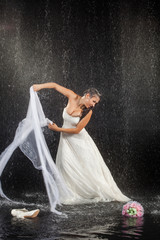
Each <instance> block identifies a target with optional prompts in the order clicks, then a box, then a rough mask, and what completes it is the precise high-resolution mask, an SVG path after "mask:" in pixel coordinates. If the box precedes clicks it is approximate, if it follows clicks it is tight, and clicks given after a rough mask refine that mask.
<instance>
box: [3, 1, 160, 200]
mask: <svg viewBox="0 0 160 240" xmlns="http://www.w3.org/2000/svg"><path fill="white" fill-rule="evenodd" d="M159 64H160V13H159V3H158V1H154V0H153V1H151V0H148V1H146V0H139V1H138V0H132V1H128V0H121V1H120V0H119V1H113V0H108V1H107V0H75V1H74V0H53V1H51V0H39V1H29V0H28V1H27V0H21V1H20V0H19V1H16V0H10V1H9V0H8V1H7V0H6V1H2V0H1V1H0V114H1V117H0V152H2V151H3V150H4V149H5V148H6V147H7V146H8V145H9V144H10V143H11V142H12V140H13V138H14V134H15V130H16V128H17V126H18V123H19V122H20V121H21V120H22V119H23V118H25V115H26V112H27V108H28V101H29V88H30V86H32V84H34V83H44V82H50V81H55V82H57V83H59V84H61V85H63V86H65V87H67V88H70V89H72V90H73V91H75V92H77V93H78V94H80V95H83V91H84V90H85V89H87V88H89V87H96V88H97V89H98V90H99V91H100V92H101V93H102V99H101V102H100V103H99V104H98V105H97V106H96V108H95V110H94V114H93V116H92V119H91V121H90V123H89V124H88V126H87V130H88V132H89V133H90V135H91V137H92V138H93V139H94V141H95V142H96V144H97V146H98V148H99V150H100V152H101V153H102V156H103V157H104V160H105V162H106V164H107V166H108V167H109V169H110V170H111V172H112V174H113V177H114V179H115V181H116V182H117V184H118V186H119V187H120V189H121V190H122V191H123V192H124V193H125V194H126V195H127V196H129V197H131V196H134V197H136V196H146V195H149V194H158V193H159V183H160V173H159V172H160V96H159V90H160V80H159V77H160V69H159ZM39 97H40V100H41V102H42V105H43V108H44V112H45V114H46V116H47V117H48V118H50V119H53V120H54V121H55V122H56V123H57V124H58V125H59V126H60V125H61V124H62V117H61V114H62V110H63V108H64V106H65V104H66V100H67V99H65V97H64V96H62V95H60V94H59V93H57V92H55V91H54V90H48V89H45V90H42V91H40V92H39ZM44 133H45V137H46V140H47V143H48V146H49V149H50V150H51V154H52V156H53V159H54V160H55V156H56V150H57V147H58V140H59V134H58V133H55V132H52V131H50V130H48V129H47V128H45V130H44ZM2 184H3V189H4V191H5V193H6V194H7V195H9V196H11V197H13V196H18V195H19V193H26V192H28V193H29V192H31V191H43V192H44V191H45V190H44V184H43V179H42V174H41V172H39V171H38V170H36V169H34V167H33V166H32V163H31V162H30V161H29V160H28V159H27V158H26V157H25V156H24V155H23V154H22V153H21V152H20V150H19V149H17V150H16V151H15V152H14V154H13V155H12V158H11V159H10V161H9V163H8V165H7V167H6V168H5V171H4V173H3V175H2Z"/></svg>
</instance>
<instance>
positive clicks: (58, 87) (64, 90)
mask: <svg viewBox="0 0 160 240" xmlns="http://www.w3.org/2000/svg"><path fill="white" fill-rule="evenodd" d="M44 88H53V89H55V90H56V91H58V92H60V93H62V94H63V95H64V96H66V97H68V98H71V97H73V98H75V97H76V96H77V94H76V93H74V92H73V91H72V90H70V89H68V88H65V87H62V86H61V85H59V84H57V83H54V82H50V83H42V84H34V85H33V90H34V91H36V92H37V91H39V90H41V89H44Z"/></svg>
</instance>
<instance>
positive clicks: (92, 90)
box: [81, 88, 101, 119]
mask: <svg viewBox="0 0 160 240" xmlns="http://www.w3.org/2000/svg"><path fill="white" fill-rule="evenodd" d="M87 93H89V95H90V97H91V98H92V97H94V96H98V97H99V98H100V97H101V94H100V93H99V92H98V90H97V89H96V88H89V89H87V90H85V91H84V93H83V94H84V96H85V95H86V94H87ZM91 109H93V107H90V108H84V109H83V111H82V116H81V119H82V118H84V117H85V116H86V115H87V113H88V112H89V111H90V110H91Z"/></svg>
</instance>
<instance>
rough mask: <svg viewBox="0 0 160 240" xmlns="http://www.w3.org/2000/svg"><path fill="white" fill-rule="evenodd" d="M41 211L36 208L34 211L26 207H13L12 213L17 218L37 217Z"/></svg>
mask: <svg viewBox="0 0 160 240" xmlns="http://www.w3.org/2000/svg"><path fill="white" fill-rule="evenodd" d="M39 212H40V210H39V209H35V210H32V211H28V210H27V209H26V208H22V209H12V211H11V215H12V216H13V217H17V218H35V217H37V215H38V214H39Z"/></svg>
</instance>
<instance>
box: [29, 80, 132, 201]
mask: <svg viewBox="0 0 160 240" xmlns="http://www.w3.org/2000/svg"><path fill="white" fill-rule="evenodd" d="M44 88H53V89H55V90H56V91H58V92H60V93H61V94H63V95H64V96H66V97H67V98H68V104H67V106H66V108H64V111H63V119H64V123H63V126H62V127H58V126H57V125H56V124H55V123H53V124H49V125H48V127H49V129H51V130H53V131H57V132H61V135H60V141H59V147H58V151H57V156H56V165H57V168H58V170H59V173H60V175H61V177H62V179H63V180H64V181H65V183H66V186H67V188H68V190H69V192H70V193H71V194H70V196H71V197H69V198H68V197H65V196H64V195H63V197H61V199H60V202H61V203H64V204H78V203H87V202H98V201H122V202H126V201H129V200H130V199H129V198H128V197H126V196H125V195H124V194H123V193H122V192H121V191H120V189H119V188H118V186H117V184H116V183H115V181H114V179H113V177H112V175H111V173H110V171H109V169H108V167H107V166H106V164H105V162H104V160H103V158H102V156H101V154H100V152H99V150H98V148H97V147H96V145H95V143H94V141H93V140H92V138H91V137H90V135H89V134H88V133H87V131H86V130H85V126H86V125H87V124H88V122H89V121H90V119H91V116H92V108H93V107H94V106H95V105H96V104H97V103H98V102H99V101H100V93H99V92H98V91H97V90H96V89H95V88H90V89H88V90H86V91H85V92H84V96H82V97H81V96H79V95H78V94H76V93H75V92H73V91H72V90H69V89H67V88H65V87H62V86H60V85H59V84H57V83H54V82H51V83H44V84H35V85H33V90H34V91H39V90H41V89H44Z"/></svg>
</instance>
